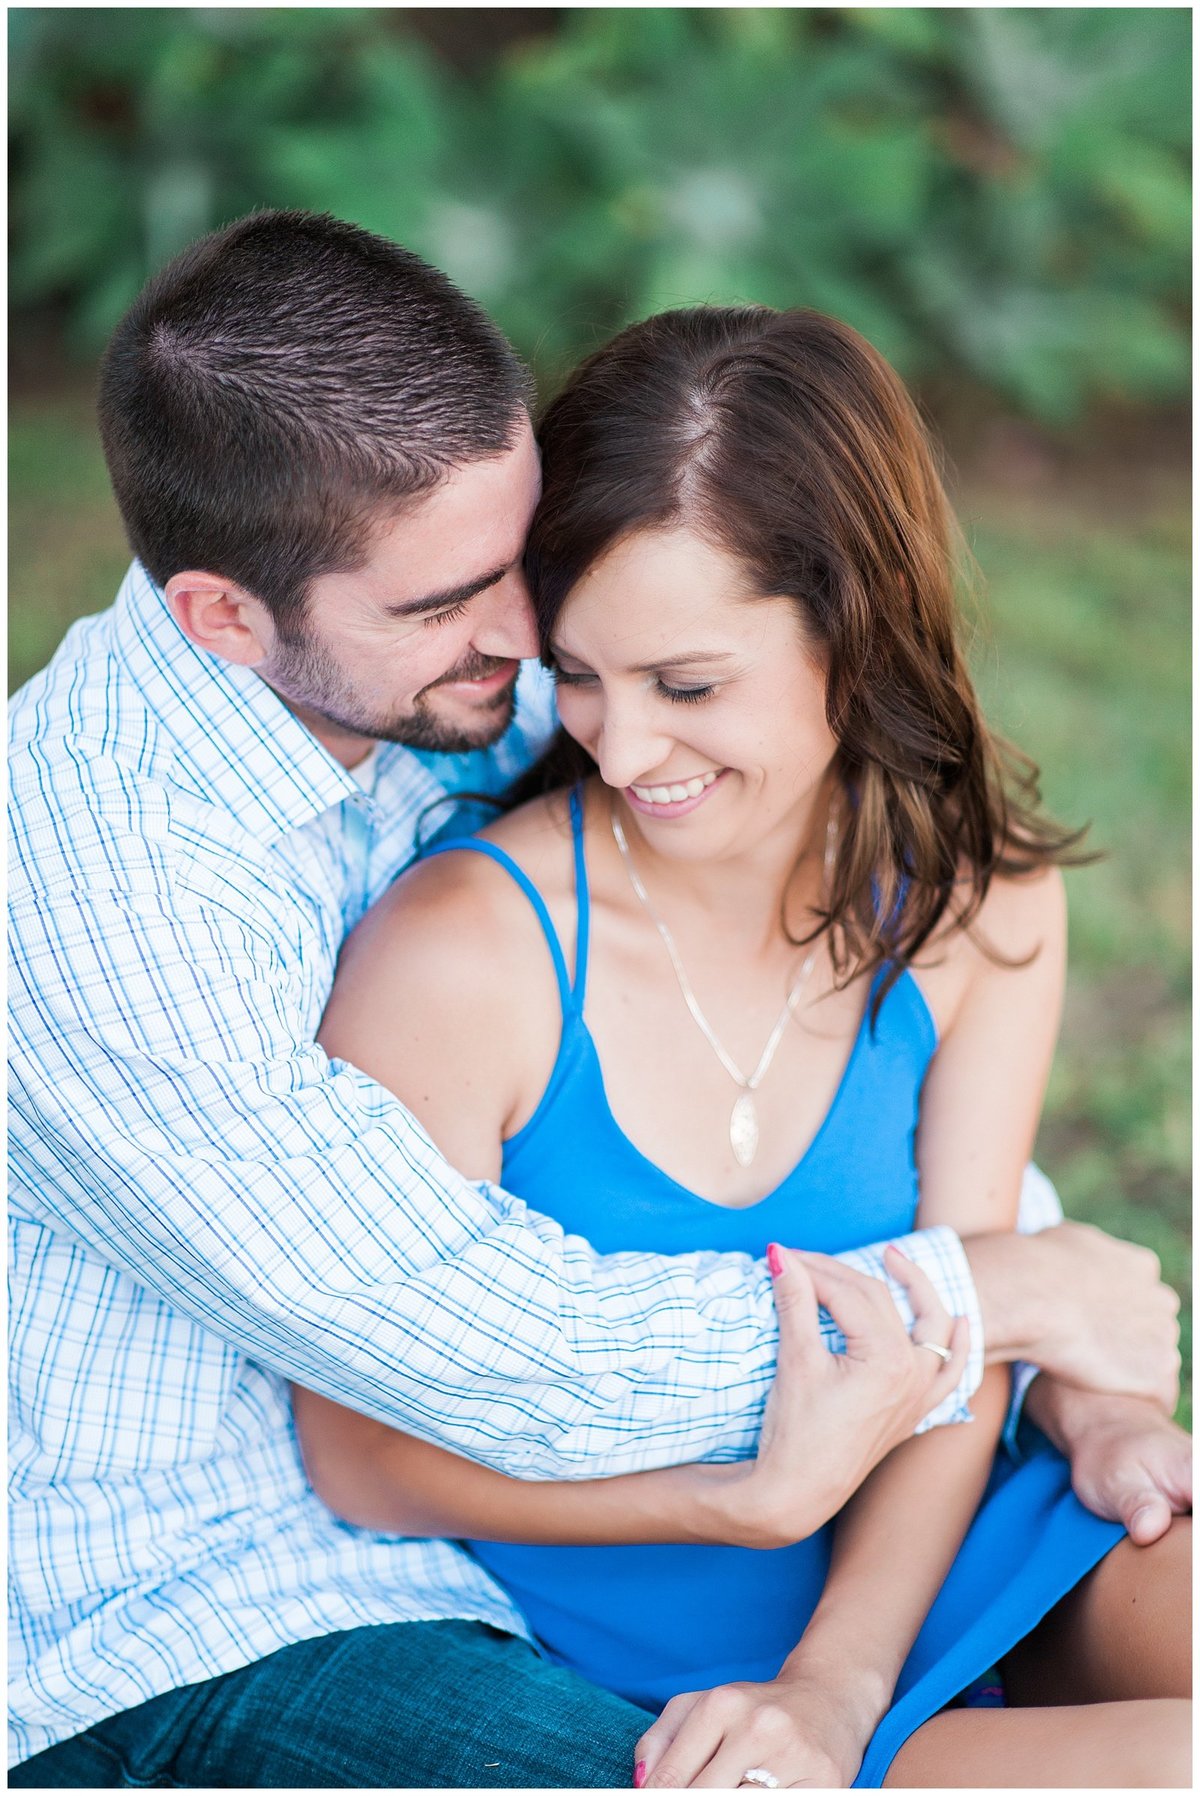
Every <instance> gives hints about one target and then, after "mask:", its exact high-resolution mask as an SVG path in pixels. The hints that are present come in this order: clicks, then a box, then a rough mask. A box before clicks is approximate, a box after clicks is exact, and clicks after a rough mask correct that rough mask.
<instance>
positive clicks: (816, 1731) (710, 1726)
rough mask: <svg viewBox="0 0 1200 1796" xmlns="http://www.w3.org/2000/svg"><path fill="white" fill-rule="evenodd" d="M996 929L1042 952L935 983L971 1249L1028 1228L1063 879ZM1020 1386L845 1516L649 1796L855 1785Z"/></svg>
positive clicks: (698, 1701) (929, 1133)
mask: <svg viewBox="0 0 1200 1796" xmlns="http://www.w3.org/2000/svg"><path fill="white" fill-rule="evenodd" d="M980 930H981V934H982V939H983V941H984V942H985V943H986V944H987V945H988V946H990V947H991V948H992V949H994V950H997V951H998V952H999V953H1000V954H1001V955H1003V956H1005V958H1006V959H1008V960H1009V961H1012V960H1020V959H1025V957H1027V956H1029V955H1030V954H1031V951H1033V950H1036V953H1034V954H1033V958H1032V959H1029V960H1028V961H1027V964H1025V965H1023V966H1018V967H1013V966H1011V965H1010V966H1004V965H1003V964H999V963H998V962H997V961H996V960H995V959H993V958H989V956H988V955H987V954H986V953H985V952H984V951H983V948H982V947H981V946H980V944H979V942H977V941H972V940H971V939H969V938H967V937H965V936H962V935H959V936H957V937H952V938H950V941H949V942H948V943H947V942H943V944H942V952H943V958H942V960H941V961H940V963H939V965H938V966H937V967H936V968H934V969H932V970H931V972H930V973H929V974H927V975H926V976H925V977H923V978H922V981H921V983H922V987H923V989H924V990H925V992H926V995H927V998H928V999H929V1001H930V1004H931V1010H932V1012H933V1015H934V1018H935V1021H936V1022H937V1025H938V1032H939V1036H940V1046H939V1047H938V1049H937V1052H936V1053H935V1056H934V1059H933V1062H932V1064H931V1066H930V1070H929V1073H928V1076H927V1078H926V1082H925V1087H924V1090H923V1092H922V1097H921V1118H920V1128H919V1131H918V1149H917V1158H918V1167H919V1171H920V1178H921V1202H920V1209H919V1212H918V1220H919V1221H920V1222H922V1223H928V1222H933V1221H938V1222H949V1223H950V1224H951V1225H952V1226H953V1227H954V1228H956V1229H957V1230H958V1231H959V1232H960V1233H962V1234H966V1235H969V1234H973V1233H976V1232H983V1231H986V1230H995V1229H1000V1228H1011V1227H1012V1226H1013V1225H1014V1223H1015V1221H1016V1214H1017V1205H1018V1201H1019V1196H1020V1184H1021V1174H1022V1170H1023V1168H1024V1166H1025V1164H1026V1162H1027V1160H1028V1158H1029V1154H1030V1151H1031V1149H1032V1146H1033V1137H1034V1134H1035V1132H1036V1129H1037V1121H1038V1116H1039V1113H1040V1109H1041V1103H1042V1097H1043V1094H1044V1089H1045V1083H1046V1079H1047V1077H1048V1074H1049V1068H1050V1060H1051V1056H1052V1054H1053V1048H1054V1040H1055V1036H1056V1034H1057V1029H1058V1019H1059V1014H1060V1009H1061V1003H1062V989H1063V981H1064V970H1065V948H1066V919H1065V906H1064V903H1063V893H1062V882H1061V879H1060V878H1059V876H1058V874H1057V873H1051V874H1044V875H1040V876H1039V877H1038V878H1037V879H1035V880H1031V881H1028V882H1021V883H1020V884H1018V882H1016V881H1007V882H1004V883H1003V884H1000V883H997V884H996V885H994V886H993V888H992V890H991V892H990V893H989V897H988V901H987V903H986V905H985V907H984V911H983V914H982V915H981V918H980ZM914 1332H915V1333H916V1334H917V1336H918V1338H920V1330H919V1329H918V1330H916V1331H914ZM930 1357H931V1358H932V1357H933V1356H932V1355H931V1356H930ZM1008 1389H1009V1375H1008V1371H1007V1369H1006V1368H999V1367H997V1368H993V1369H992V1370H991V1371H989V1372H988V1373H987V1374H986V1375H985V1378H984V1383H983V1385H982V1386H981V1388H980V1390H979V1392H978V1393H977V1395H976V1397H975V1399H974V1401H973V1402H972V1406H971V1407H972V1412H973V1415H974V1417H975V1420H974V1422H973V1424H972V1425H971V1426H970V1427H967V1428H950V1429H939V1430H937V1431H935V1432H933V1433H930V1434H926V1435H923V1436H921V1437H920V1438H919V1439H916V1440H912V1441H906V1442H905V1443H904V1444H903V1445H902V1446H900V1447H898V1448H897V1449H896V1451H895V1452H893V1453H892V1454H891V1455H890V1457H889V1458H888V1459H887V1460H885V1461H884V1463H883V1464H882V1465H881V1466H879V1467H878V1469H877V1470H876V1471H875V1472H874V1473H872V1475H871V1476H870V1477H869V1478H868V1479H867V1481H866V1482H865V1483H864V1485H863V1487H862V1489H861V1490H859V1491H858V1492H857V1493H856V1494H855V1495H854V1496H853V1497H852V1498H851V1500H850V1501H849V1503H848V1504H847V1505H846V1508H845V1509H844V1510H843V1512H842V1513H841V1514H840V1515H839V1517H838V1521H837V1533H836V1538H835V1544H834V1552H833V1560H832V1564H831V1567H830V1573H829V1577H828V1578H827V1580H826V1583H825V1588H824V1590H823V1592H822V1596H821V1600H820V1603H819V1604H818V1606H817V1609H816V1612H815V1614H814V1615H813V1617H812V1620H811V1621H810V1623H809V1626H808V1627H807V1629H806V1630H805V1633H804V1637H803V1639H802V1640H801V1641H800V1644H799V1645H798V1646H797V1647H796V1649H795V1651H794V1652H793V1653H792V1654H791V1655H790V1656H789V1658H788V1659H787V1661H786V1662H785V1664H784V1666H783V1667H782V1669H781V1670H780V1672H779V1674H778V1676H777V1677H776V1678H775V1679H773V1680H771V1681H770V1682H769V1683H766V1684H735V1685H728V1686H725V1687H723V1688H722V1689H719V1690H715V1691H709V1692H706V1693H704V1694H702V1695H692V1694H688V1695H685V1696H680V1697H676V1698H675V1699H674V1700H673V1701H672V1702H671V1703H668V1705H667V1707H666V1709H665V1710H664V1711H663V1714H662V1716H661V1717H660V1719H659V1720H658V1721H657V1722H656V1723H655V1725H654V1727H652V1728H650V1729H649V1730H648V1732H647V1733H646V1735H645V1736H644V1737H643V1739H642V1741H641V1742H639V1746H638V1754H639V1757H641V1758H644V1759H645V1760H646V1762H647V1766H648V1775H647V1777H646V1779H645V1781H646V1783H647V1784H648V1785H649V1786H651V1787H656V1788H680V1787H686V1786H687V1785H688V1784H690V1783H692V1782H693V1780H694V1779H695V1778H696V1777H697V1776H699V1775H700V1774H701V1773H703V1778H704V1782H705V1784H706V1785H714V1786H715V1785H721V1784H722V1782H723V1781H724V1780H725V1779H726V1778H727V1779H728V1780H729V1782H730V1784H731V1786H732V1785H736V1783H737V1782H738V1778H739V1776H740V1773H741V1771H742V1770H744V1769H745V1767H746V1765H748V1764H754V1765H757V1764H762V1765H766V1766H768V1767H769V1768H770V1769H771V1771H772V1772H773V1773H774V1774H775V1775H776V1776H777V1777H778V1778H779V1779H780V1782H781V1783H795V1782H797V1781H801V1780H803V1781H806V1782H824V1783H826V1784H831V1785H833V1786H835V1787H845V1786H846V1785H848V1784H849V1783H851V1782H852V1781H853V1778H854V1776H855V1775H856V1773H857V1771H858V1767H859V1764H860V1762H861V1758H862V1753H863V1751H864V1750H865V1747H866V1744H867V1741H868V1740H869V1739H870V1736H871V1734H872V1733H873V1731H874V1729H875V1727H876V1725H877V1724H878V1722H879V1720H880V1718H881V1717H882V1715H883V1714H884V1713H885V1711H886V1709H887V1707H888V1705H889V1703H890V1702H891V1697H892V1691H893V1689H894V1687H895V1683H896V1679H897V1677H898V1676H899V1673H900V1670H901V1667H902V1666H903V1664H904V1661H905V1659H906V1658H907V1656H908V1653H909V1651H910V1650H911V1648H912V1644H913V1641H914V1640H915V1638H916V1636H917V1634H918V1632H919V1631H920V1627H921V1624H922V1622H923V1621H924V1619H925V1616H926V1614H927V1613H928V1611H929V1608H930V1606H931V1604H932V1602H933V1600H934V1598H935V1597H936V1595H937V1592H938V1590H939V1588H940V1587H941V1584H942V1581H943V1579H944V1578H945V1576H946V1573H947V1571H948V1570H949V1568H950V1565H951V1564H952V1562H953V1559H954V1556H955V1554H956V1553H957V1551H958V1549H959V1547H960V1545H961V1544H962V1540H963V1537H964V1536H965V1534H966V1532H967V1529H968V1527H969V1526H970V1523H971V1518H972V1516H973V1515H974V1513H975V1510H976V1508H977V1507H978V1504H979V1500H980V1497H981V1496H982V1493H983V1489H984V1486H985V1484H986V1481H987V1477H988V1472H989V1469H990V1466H991V1462H992V1457H993V1455H994V1452H995V1448H996V1443H997V1440H998V1438H999V1434H1000V1430H1001V1427H1002V1426H1003V1421H1004V1415H1005V1410H1006V1407H1007V1402H1008Z"/></svg>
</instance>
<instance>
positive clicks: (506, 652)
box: [471, 568, 541, 661]
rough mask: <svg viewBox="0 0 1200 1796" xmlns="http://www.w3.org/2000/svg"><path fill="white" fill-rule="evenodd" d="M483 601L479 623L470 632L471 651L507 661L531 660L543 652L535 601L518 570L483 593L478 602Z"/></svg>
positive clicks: (509, 573)
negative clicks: (535, 616) (535, 617)
mask: <svg viewBox="0 0 1200 1796" xmlns="http://www.w3.org/2000/svg"><path fill="white" fill-rule="evenodd" d="M480 601H482V604H481V611H480V618H479V623H478V626H477V628H476V629H475V630H473V631H472V633H471V646H472V648H475V649H478V651H479V653H480V654H481V655H495V656H497V657H498V658H500V659H502V660H506V661H507V660H517V661H528V660H529V659H530V657H531V656H533V655H537V654H538V653H540V650H541V644H540V642H539V641H538V632H537V623H536V621H535V619H534V615H533V601H532V600H531V599H530V596H529V588H528V586H527V585H526V584H525V576H524V574H523V573H522V572H521V570H520V569H519V568H511V569H510V570H509V572H508V573H507V574H505V576H504V578H503V580H498V581H497V582H496V584H495V586H493V587H490V588H489V589H488V591H487V592H484V593H481V594H480V595H479V601H477V603H479V602H480Z"/></svg>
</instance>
